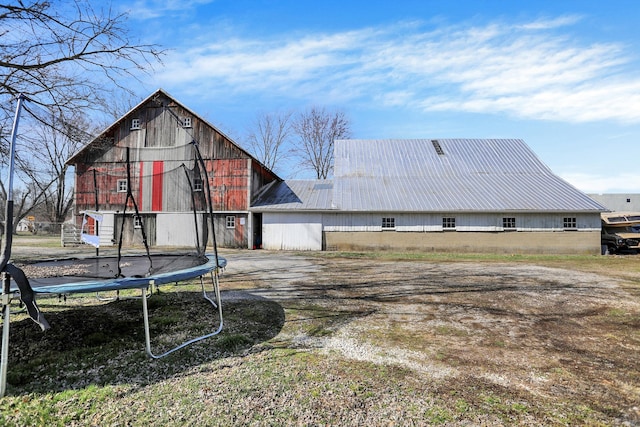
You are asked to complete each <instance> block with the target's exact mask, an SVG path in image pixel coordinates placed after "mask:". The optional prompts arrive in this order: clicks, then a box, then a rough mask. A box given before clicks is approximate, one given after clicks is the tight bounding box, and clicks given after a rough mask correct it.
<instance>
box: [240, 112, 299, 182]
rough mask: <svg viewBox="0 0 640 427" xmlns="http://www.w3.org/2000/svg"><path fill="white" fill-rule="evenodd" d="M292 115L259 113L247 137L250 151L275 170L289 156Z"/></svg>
mask: <svg viewBox="0 0 640 427" xmlns="http://www.w3.org/2000/svg"><path fill="white" fill-rule="evenodd" d="M291 116H292V113H258V114H257V115H256V118H255V119H254V121H253V124H252V126H251V128H250V130H249V134H248V135H247V144H248V146H249V151H251V154H253V155H254V156H255V157H256V158H257V159H258V160H259V161H260V162H262V164H263V165H265V166H266V167H268V168H269V169H271V170H275V169H276V168H277V167H278V166H279V165H280V164H281V162H282V161H283V160H285V159H286V157H287V156H288V155H289V151H290V149H289V143H290V141H289V140H290V137H291V133H292V128H291Z"/></svg>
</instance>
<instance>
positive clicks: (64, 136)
mask: <svg viewBox="0 0 640 427" xmlns="http://www.w3.org/2000/svg"><path fill="white" fill-rule="evenodd" d="M25 110H26V112H27V115H28V116H29V117H25V119H31V120H28V130H29V131H28V132H25V133H22V134H21V135H20V138H19V140H18V143H19V150H17V151H19V153H17V154H16V174H17V175H18V176H19V180H20V181H21V182H22V183H25V184H24V185H22V186H21V187H20V188H19V189H18V190H17V191H16V192H15V193H14V197H15V196H16V195H17V196H18V199H17V200H16V203H15V204H14V217H15V219H14V222H13V223H14V230H13V232H14V233H15V228H16V227H17V225H18V222H19V221H20V220H21V219H22V218H25V217H26V216H27V215H30V214H31V215H33V214H34V213H36V212H37V214H38V216H40V217H41V220H44V221H49V222H54V223H61V222H64V221H65V220H66V219H67V215H68V213H69V211H70V209H71V206H72V202H73V190H72V188H70V186H69V182H68V176H67V170H68V168H69V166H68V165H67V164H65V161H66V160H67V159H68V158H69V157H70V156H71V155H72V154H74V153H75V152H76V151H77V150H78V149H79V148H80V147H82V146H83V145H84V144H86V143H87V142H89V141H90V140H91V139H92V138H93V134H95V133H96V132H95V131H96V130H95V129H93V128H92V126H91V125H90V124H89V122H88V120H87V119H86V118H85V117H84V116H82V115H79V114H77V115H75V116H74V117H71V118H69V119H64V118H61V117H59V116H57V115H56V113H55V112H51V111H48V112H47V111H45V110H44V109H42V108H39V109H36V112H34V111H32V110H30V109H29V108H28V107H25ZM2 178H3V177H0V198H2V200H3V201H4V200H6V188H5V182H4V181H3V179H2Z"/></svg>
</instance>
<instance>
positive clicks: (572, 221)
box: [562, 217, 578, 229]
mask: <svg viewBox="0 0 640 427" xmlns="http://www.w3.org/2000/svg"><path fill="white" fill-rule="evenodd" d="M562 227H563V228H564V229H576V228H578V226H577V221H576V218H575V217H565V218H564V219H563V220H562Z"/></svg>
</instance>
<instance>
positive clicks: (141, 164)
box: [127, 162, 144, 207]
mask: <svg viewBox="0 0 640 427" xmlns="http://www.w3.org/2000/svg"><path fill="white" fill-rule="evenodd" d="M143 166H144V162H140V175H138V176H139V178H138V204H139V205H140V204H142V177H143V176H144V174H143V173H142V169H143ZM132 180H133V179H132ZM131 191H132V193H131V195H133V189H131ZM127 207H128V206H127Z"/></svg>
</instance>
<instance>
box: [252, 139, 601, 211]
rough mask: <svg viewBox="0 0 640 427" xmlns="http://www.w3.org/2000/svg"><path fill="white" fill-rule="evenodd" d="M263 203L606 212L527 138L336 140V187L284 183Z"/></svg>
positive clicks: (271, 206) (305, 207)
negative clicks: (560, 173) (540, 156)
mask: <svg viewBox="0 0 640 427" xmlns="http://www.w3.org/2000/svg"><path fill="white" fill-rule="evenodd" d="M323 183H324V184H327V188H325V187H322V188H317V187H316V185H322V184H323ZM329 186H330V187H331V189H329V188H328V187H329ZM257 203H258V204H254V205H253V207H261V208H262V209H261V210H271V209H274V210H289V209H293V210H300V209H303V210H335V209H337V210H340V211H347V212H348V211H361V212H363V211H366V212H387V211H388V212H458V211H467V212H516V211H534V212H550V211H562V212H600V211H604V210H606V208H604V207H603V206H601V205H600V204H598V203H597V202H595V201H594V200H592V199H591V198H589V197H588V196H587V195H586V194H584V193H582V192H581V191H579V190H577V189H576V188H574V187H573V186H571V185H570V184H569V183H567V182H566V181H564V180H562V179H561V178H560V177H558V176H556V175H555V174H554V173H553V172H552V171H551V169H549V168H548V167H547V166H546V165H545V164H544V163H543V162H542V161H540V159H538V157H537V156H536V155H535V154H534V153H533V151H531V149H530V148H529V147H528V146H527V145H526V144H525V143H524V141H522V140H520V139H438V140H431V139H380V140H337V141H335V145H334V179H333V182H331V181H286V182H282V183H279V184H278V185H276V186H274V187H272V188H271V189H269V191H268V192H266V193H265V194H264V195H263V196H261V197H260V198H259V200H258V201H257Z"/></svg>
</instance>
